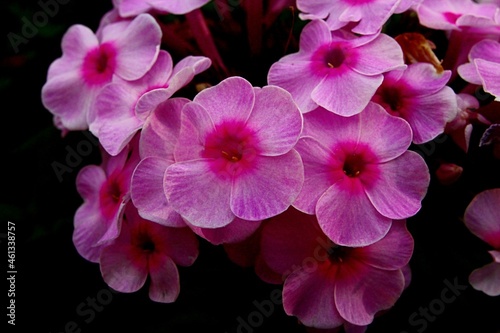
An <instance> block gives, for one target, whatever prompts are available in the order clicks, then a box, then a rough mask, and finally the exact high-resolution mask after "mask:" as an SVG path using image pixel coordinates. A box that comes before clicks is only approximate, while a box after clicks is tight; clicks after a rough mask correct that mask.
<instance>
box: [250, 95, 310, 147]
mask: <svg viewBox="0 0 500 333" xmlns="http://www.w3.org/2000/svg"><path fill="white" fill-rule="evenodd" d="M269 124H273V125H272V126H269ZM247 125H248V126H249V127H250V128H251V129H252V130H253V131H254V132H255V135H256V137H257V138H258V140H259V148H260V149H261V154H262V155H265V156H276V155H282V154H284V153H286V152H288V151H290V149H292V148H293V146H295V144H296V143H297V140H298V138H299V134H300V132H301V131H302V115H301V113H300V110H299V109H298V107H297V105H296V104H295V102H294V101H293V99H292V96H291V95H290V94H289V93H288V92H287V91H285V90H284V89H282V88H279V87H272V86H266V87H264V88H262V89H259V90H256V91H255V105H254V108H253V111H252V113H251V114H250V117H249V118H248V121H247Z"/></svg>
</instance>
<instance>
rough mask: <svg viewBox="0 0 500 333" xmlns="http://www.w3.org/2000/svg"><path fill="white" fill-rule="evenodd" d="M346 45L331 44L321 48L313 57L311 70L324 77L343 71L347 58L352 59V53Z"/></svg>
mask: <svg viewBox="0 0 500 333" xmlns="http://www.w3.org/2000/svg"><path fill="white" fill-rule="evenodd" d="M349 50H350V49H349V48H348V47H347V45H345V43H331V44H326V45H323V46H321V47H320V48H319V49H318V50H317V51H316V52H314V54H313V55H312V57H311V70H312V72H313V73H315V74H317V75H320V76H324V75H329V74H332V72H333V71H335V72H336V71H339V70H342V68H341V67H342V65H345V63H346V61H347V58H348V57H349V58H352V54H351V53H352V52H350V51H349Z"/></svg>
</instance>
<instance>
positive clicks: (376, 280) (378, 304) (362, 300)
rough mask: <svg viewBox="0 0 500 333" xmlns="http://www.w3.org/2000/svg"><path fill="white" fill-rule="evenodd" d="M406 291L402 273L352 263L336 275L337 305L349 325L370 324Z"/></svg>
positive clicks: (344, 266)
mask: <svg viewBox="0 0 500 333" xmlns="http://www.w3.org/2000/svg"><path fill="white" fill-rule="evenodd" d="M403 289H404V276H403V273H402V272H401V270H393V271H388V270H381V269H378V268H375V267H372V266H369V265H365V264H363V263H360V262H357V261H355V260H353V261H349V263H346V264H344V265H342V267H341V269H340V272H339V274H337V283H336V285H335V305H336V306H337V309H338V311H339V313H340V315H341V316H342V317H343V318H345V320H347V321H348V322H350V323H353V324H355V325H359V326H362V325H368V324H370V323H371V322H372V321H373V318H374V316H375V314H376V313H377V312H379V311H381V310H386V309H389V308H391V307H392V306H393V305H394V304H395V303H396V301H397V300H398V298H399V297H400V296H401V293H402V292H403Z"/></svg>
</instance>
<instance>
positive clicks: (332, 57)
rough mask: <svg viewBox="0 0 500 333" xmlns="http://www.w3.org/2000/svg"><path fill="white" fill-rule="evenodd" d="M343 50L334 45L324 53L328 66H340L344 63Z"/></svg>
mask: <svg viewBox="0 0 500 333" xmlns="http://www.w3.org/2000/svg"><path fill="white" fill-rule="evenodd" d="M344 60H345V55H344V51H342V49H341V48H340V47H335V48H333V49H331V50H329V51H328V52H326V54H325V64H326V65H327V66H328V67H330V68H337V67H340V65H342V64H343V63H344Z"/></svg>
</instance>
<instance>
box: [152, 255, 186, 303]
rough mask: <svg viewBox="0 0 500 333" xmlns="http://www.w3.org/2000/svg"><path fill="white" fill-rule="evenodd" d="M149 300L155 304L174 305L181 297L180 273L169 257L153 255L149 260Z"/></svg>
mask: <svg viewBox="0 0 500 333" xmlns="http://www.w3.org/2000/svg"><path fill="white" fill-rule="evenodd" d="M149 275H150V277H151V284H150V286H149V298H150V299H151V300H152V301H155V302H161V303H172V302H174V301H175V300H176V299H177V297H178V296H179V292H180V288H181V286H180V282H179V271H178V270H177V266H176V265H175V263H174V261H173V260H172V259H170V258H169V257H167V256H163V255H153V256H151V257H150V259H149Z"/></svg>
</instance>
